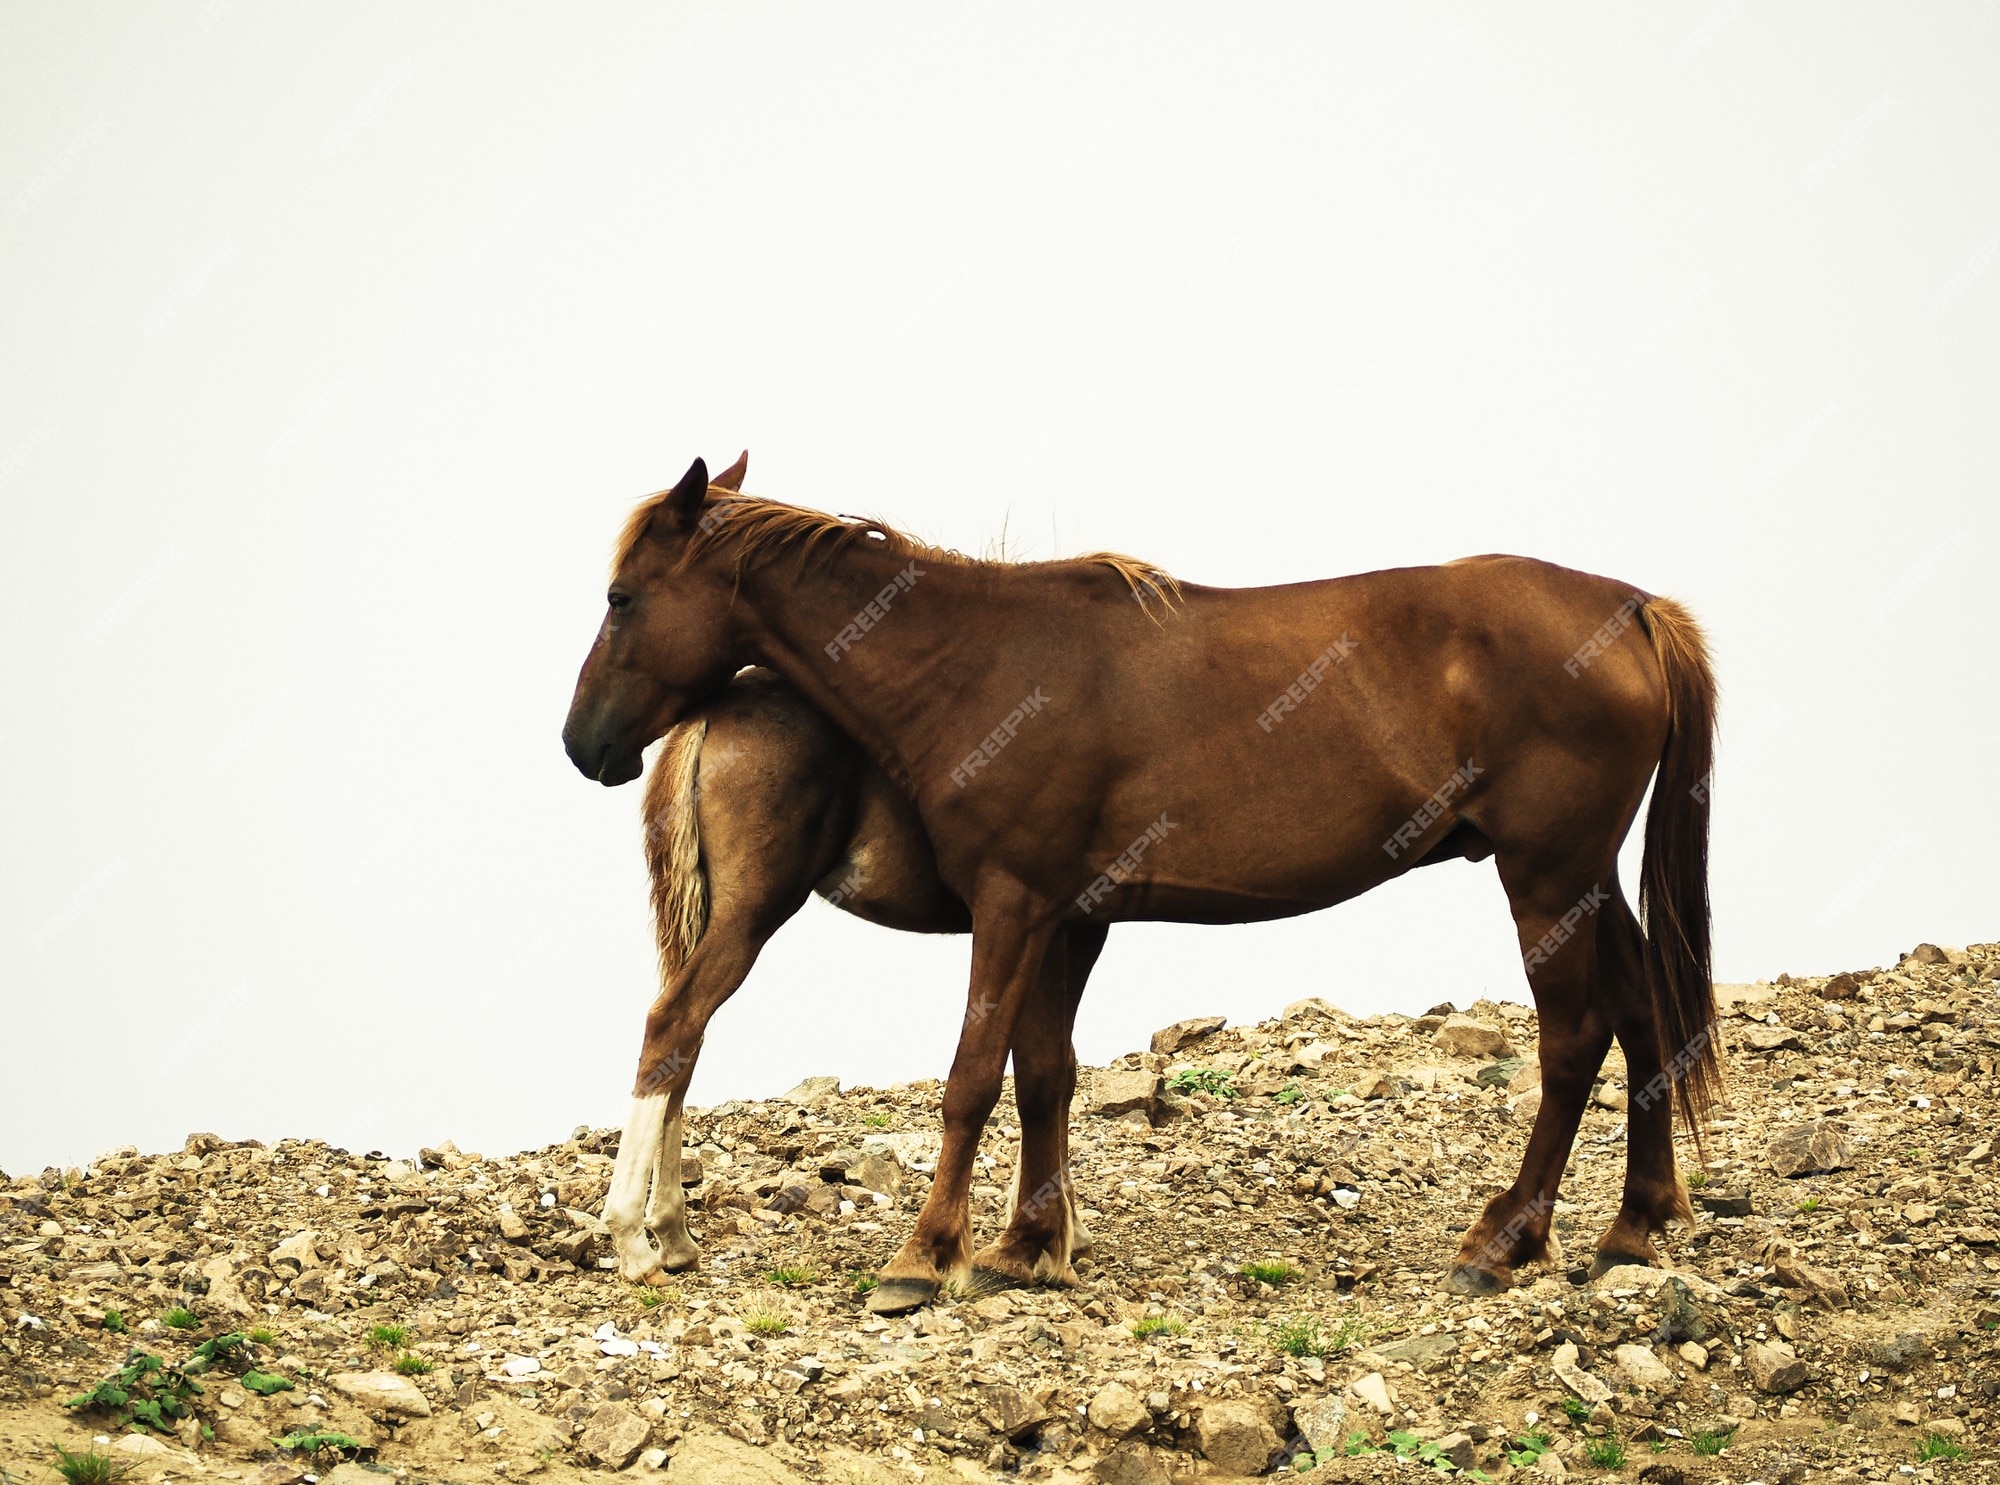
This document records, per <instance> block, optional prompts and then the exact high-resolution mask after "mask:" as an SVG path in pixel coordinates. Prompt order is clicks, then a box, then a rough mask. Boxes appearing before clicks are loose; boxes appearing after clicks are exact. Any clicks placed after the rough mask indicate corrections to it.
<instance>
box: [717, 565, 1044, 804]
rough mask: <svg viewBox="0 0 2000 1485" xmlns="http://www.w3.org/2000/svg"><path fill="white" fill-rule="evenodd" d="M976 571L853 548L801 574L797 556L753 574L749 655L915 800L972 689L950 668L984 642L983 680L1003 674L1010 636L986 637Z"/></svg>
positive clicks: (746, 602) (747, 606)
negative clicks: (988, 672)
mask: <svg viewBox="0 0 2000 1485" xmlns="http://www.w3.org/2000/svg"><path fill="white" fill-rule="evenodd" d="M986 586H987V585H986V584H984V583H982V582H980V581H979V572H978V570H977V569H973V568H968V567H965V566H963V565H961V564H958V563H954V562H950V561H935V560H933V559H931V558H927V557H924V556H921V555H912V554H911V553H909V552H905V551H898V550H877V549H875V547H874V546H872V545H864V544H862V543H859V542H857V543H854V544H852V545H850V546H849V547H847V548H846V549H845V550H843V551H842V552H841V554H840V555H839V556H838V557H837V558H835V559H834V560H833V561H832V562H831V563H822V562H817V561H809V562H807V563H806V564H804V566H803V568H802V567H801V564H800V563H799V561H798V559H797V558H796V557H795V556H793V555H791V554H784V555H779V556H773V557H769V558H767V559H763V560H756V561H753V563H752V564H751V565H750V566H748V567H746V569H745V571H744V574H743V578H742V583H741V587H740V589H739V595H740V596H739V600H738V601H739V603H740V604H741V605H742V608H743V612H744V621H745V630H746V632H745V635H744V638H745V640H746V641H747V644H748V648H749V649H750V651H751V652H752V654H754V656H755V658H756V659H757V660H758V661H759V662H760V663H762V664H765V665H768V666H769V667H770V668H771V669H773V670H775V671H777V672H778V673H779V674H780V675H782V676H784V677H785V679H786V680H788V681H789V682H791V684H792V685H793V686H794V687H796V688H797V689H798V691H799V692H800V693H801V694H803V695H804V696H805V697H806V699H807V700H809V701H811V702H812V703H813V705H814V706H816V707H818V708H819V709H820V710H821V711H822V712H824V713H825V714H826V715H827V716H828V717H829V718H830V719H831V720H832V721H833V723H834V725H836V726H837V727H839V728H840V729H841V730H842V731H843V732H845V733H846V734H847V735H848V736H849V737H851V738H853V739H854V740H855V742H857V743H859V744H860V745H861V747H862V748H863V749H864V750H865V751H866V752H867V753H868V754H869V755H870V756H871V757H873V758H874V759H875V761H876V762H877V763H879V764H880V765H881V766H882V767H883V768H884V769H885V770H887V772H888V773H889V775H890V777H891V778H893V779H895V780H896V782H897V783H898V784H900V785H901V786H902V787H904V788H905V789H911V788H913V787H914V786H915V783H916V778H917V775H918V774H919V773H920V772H921V771H922V768H923V765H924V762H925V760H926V759H927V758H928V757H929V756H930V755H931V754H932V752H933V751H934V750H935V749H936V748H937V747H938V746H939V745H940V741H941V738H942V737H943V736H944V735H946V734H947V733H953V734H955V732H956V731H957V730H962V729H952V728H950V727H949V726H948V720H949V718H950V717H951V716H952V714H953V713H954V712H955V711H956V710H957V709H958V708H959V707H960V706H961V704H962V702H963V700H964V692H965V691H966V689H967V682H968V677H967V674H966V672H965V670H964V669H963V667H959V666H955V665H952V664H950V663H949V657H950V655H951V653H952V649H953V646H954V645H955V644H956V643H957V641H958V640H959V639H960V638H961V637H962V636H964V635H967V634H970V633H978V634H980V637H981V638H980V642H981V658H982V662H983V664H982V669H984V668H985V666H986V665H990V664H993V663H995V662H997V663H998V664H999V665H1000V666H1001V667H1004V663H1005V660H1004V654H999V653H993V652H994V651H996V650H998V651H1004V649H1005V648H1006V644H1005V636H1006V634H1007V632H1008V631H1007V626H1005V625H1004V624H1000V625H991V626H989V625H986V624H983V623H982V622H981V621H980V617H979V616H980V613H981V611H982V610H983V609H984V608H985V607H986V606H987V597H988V595H987V594H986V593H985V591H984V590H985V588H986Z"/></svg>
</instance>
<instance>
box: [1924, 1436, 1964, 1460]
mask: <svg viewBox="0 0 2000 1485" xmlns="http://www.w3.org/2000/svg"><path fill="white" fill-rule="evenodd" d="M1963 1458H1965V1451H1964V1450H1963V1449H1961V1448H1959V1447H1958V1445H1956V1444H1954V1443H1953V1442H1952V1441H1951V1440H1950V1439H1948V1438H1946V1437H1945V1436H1944V1435H1943V1434H1941V1433H1927V1434H1925V1435H1924V1436H1923V1437H1922V1438H1921V1439H1918V1440H1917V1463H1918V1464H1929V1463H1930V1462H1931V1461H1932V1460H1933V1459H1963Z"/></svg>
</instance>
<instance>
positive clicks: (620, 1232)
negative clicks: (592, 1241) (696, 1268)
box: [604, 1093, 667, 1284]
mask: <svg viewBox="0 0 2000 1485" xmlns="http://www.w3.org/2000/svg"><path fill="white" fill-rule="evenodd" d="M666 1119H667V1095H666V1094H664V1093H655V1094H652V1095H650V1096H648V1097H645V1098H635V1099H633V1100H632V1108H631V1111H630V1112H629V1113H628V1114H627V1115H626V1118H625V1133H624V1135H623V1136H622V1137H621V1138H620V1139H619V1141H618V1161H617V1163H616V1164H615V1165H613V1166H612V1167H611V1190H610V1192H609V1193H608V1194H607V1195H606V1196H605V1198H604V1225H605V1226H607V1227H609V1228H610V1229H611V1245H612V1247H613V1248H615V1249H616V1250H617V1253H618V1272H619V1275H620V1276H621V1277H622V1278H624V1279H625V1280H626V1281H627V1282H629V1283H634V1284H636V1283H638V1282H640V1281H641V1280H643V1279H644V1278H645V1277H646V1276H647V1275H648V1274H650V1273H651V1272H652V1271H653V1268H654V1265H655V1263H656V1261H657V1260H656V1259H655V1258H654V1256H653V1248H652V1244H650V1243H648V1242H647V1241H646V1185H647V1183H648V1182H649V1181H650V1180H651V1179H652V1176H653V1167H654V1165H655V1164H656V1163H657V1161H658V1158H659V1150H660V1136H661V1133H662V1127H663V1126H664V1125H665V1123H666Z"/></svg>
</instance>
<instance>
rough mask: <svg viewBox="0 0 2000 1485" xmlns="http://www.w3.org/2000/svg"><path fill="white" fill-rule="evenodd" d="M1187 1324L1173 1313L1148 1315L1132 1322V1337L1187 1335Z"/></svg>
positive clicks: (1144, 1339) (1136, 1339) (1142, 1339)
mask: <svg viewBox="0 0 2000 1485" xmlns="http://www.w3.org/2000/svg"><path fill="white" fill-rule="evenodd" d="M1186 1334H1187V1326H1185V1325H1183V1324H1182V1323H1181V1322H1180V1321H1178V1320H1176V1319H1175V1318H1174V1317H1173V1316H1171V1315H1148V1316H1146V1317H1145V1318H1144V1319H1143V1320H1134V1321H1133V1322H1132V1339H1133V1340H1135V1341H1146V1340H1151V1339H1152V1338H1153V1337H1154V1336H1156V1335H1186Z"/></svg>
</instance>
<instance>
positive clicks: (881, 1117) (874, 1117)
mask: <svg viewBox="0 0 2000 1485" xmlns="http://www.w3.org/2000/svg"><path fill="white" fill-rule="evenodd" d="M861 1122H862V1123H863V1124H866V1125H867V1126H868V1127H869V1128H870V1129H887V1128H888V1127H889V1116H888V1115H887V1114H863V1115H862V1116H861Z"/></svg>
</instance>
